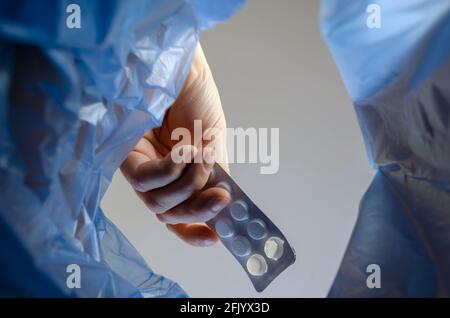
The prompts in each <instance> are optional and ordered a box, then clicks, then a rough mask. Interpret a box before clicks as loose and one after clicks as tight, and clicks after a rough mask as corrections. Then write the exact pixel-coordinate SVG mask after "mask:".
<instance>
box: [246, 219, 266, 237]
mask: <svg viewBox="0 0 450 318" xmlns="http://www.w3.org/2000/svg"><path fill="white" fill-rule="evenodd" d="M247 233H248V235H249V236H250V237H251V238H252V239H254V240H261V239H263V238H264V237H265V236H266V235H267V227H266V224H265V223H264V222H263V221H262V220H260V219H256V220H251V221H250V222H248V224H247Z"/></svg>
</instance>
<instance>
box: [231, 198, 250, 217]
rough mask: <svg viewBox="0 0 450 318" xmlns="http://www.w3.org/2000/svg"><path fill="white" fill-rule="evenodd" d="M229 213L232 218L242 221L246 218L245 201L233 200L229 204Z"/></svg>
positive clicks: (246, 208)
mask: <svg viewBox="0 0 450 318" xmlns="http://www.w3.org/2000/svg"><path fill="white" fill-rule="evenodd" d="M230 213H231V216H232V217H233V219H235V220H237V221H244V220H247V219H248V207H247V203H245V202H244V201H242V200H237V201H234V202H233V203H232V204H231V205H230Z"/></svg>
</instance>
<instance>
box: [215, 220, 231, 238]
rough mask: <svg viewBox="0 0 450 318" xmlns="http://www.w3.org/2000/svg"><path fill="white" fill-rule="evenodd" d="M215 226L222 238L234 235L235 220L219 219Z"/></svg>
mask: <svg viewBox="0 0 450 318" xmlns="http://www.w3.org/2000/svg"><path fill="white" fill-rule="evenodd" d="M214 228H215V230H216V232H217V234H218V235H219V236H220V237H222V238H227V237H231V236H233V235H234V228H233V222H232V221H231V220H230V219H228V218H222V219H219V220H217V222H216V224H215V226H214Z"/></svg>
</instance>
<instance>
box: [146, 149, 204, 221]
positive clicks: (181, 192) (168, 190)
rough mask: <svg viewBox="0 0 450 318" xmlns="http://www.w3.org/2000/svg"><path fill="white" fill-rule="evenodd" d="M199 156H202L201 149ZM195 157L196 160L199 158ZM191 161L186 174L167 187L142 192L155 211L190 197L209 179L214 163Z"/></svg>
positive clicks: (171, 206) (163, 210) (177, 203)
mask: <svg viewBox="0 0 450 318" xmlns="http://www.w3.org/2000/svg"><path fill="white" fill-rule="evenodd" d="M197 156H202V154H201V151H199V152H198V154H197V155H196V158H197ZM196 158H194V162H195V161H196V160H197V159H196ZM199 160H200V161H197V162H201V163H191V164H189V166H188V167H187V168H186V170H185V172H184V174H183V175H182V176H181V177H180V178H179V179H177V180H176V181H174V182H172V183H170V184H168V185H167V186H165V187H162V188H158V189H154V190H151V191H148V192H146V193H143V194H141V198H142V199H143V200H144V203H145V204H146V205H147V207H148V208H149V209H150V210H152V211H153V212H155V213H163V212H166V211H168V210H170V209H172V208H173V207H175V206H177V205H179V204H181V203H182V202H184V201H186V200H187V199H189V198H190V197H191V196H192V195H193V194H195V193H196V192H198V191H199V190H201V189H202V188H203V187H204V186H205V184H206V183H207V181H208V178H209V175H210V173H211V170H212V166H213V164H211V163H208V162H206V161H203V162H202V159H199Z"/></svg>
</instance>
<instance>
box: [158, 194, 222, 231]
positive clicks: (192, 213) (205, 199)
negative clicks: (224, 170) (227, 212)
mask: <svg viewBox="0 0 450 318" xmlns="http://www.w3.org/2000/svg"><path fill="white" fill-rule="evenodd" d="M230 199H231V197H230V194H229V193H228V191H227V190H225V189H223V188H218V187H213V188H209V189H207V190H205V191H202V192H200V193H198V194H197V195H196V196H195V197H194V198H193V199H192V200H188V201H186V202H183V203H182V204H180V205H177V206H176V207H174V208H172V209H170V210H169V211H167V212H165V213H160V214H157V217H158V219H159V220H160V221H161V222H163V223H167V224H178V223H204V222H207V221H209V220H211V219H212V218H213V217H215V216H216V215H217V214H218V213H219V212H220V211H222V210H223V209H224V208H225V207H226V206H227V205H228V203H229V202H230Z"/></svg>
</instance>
